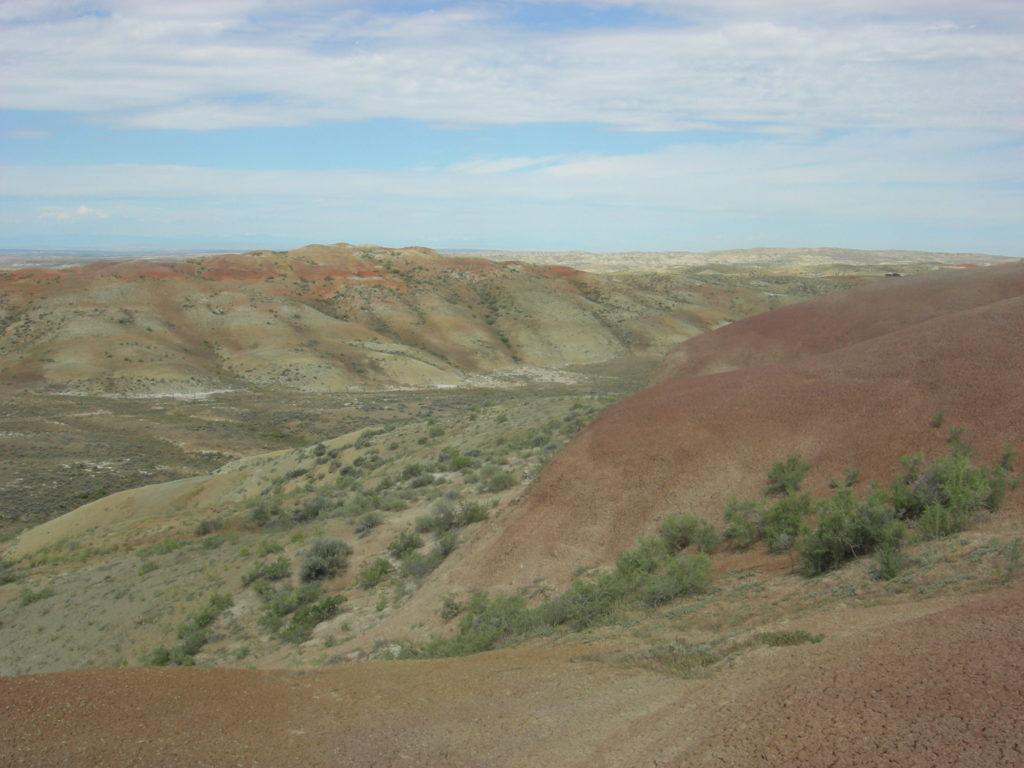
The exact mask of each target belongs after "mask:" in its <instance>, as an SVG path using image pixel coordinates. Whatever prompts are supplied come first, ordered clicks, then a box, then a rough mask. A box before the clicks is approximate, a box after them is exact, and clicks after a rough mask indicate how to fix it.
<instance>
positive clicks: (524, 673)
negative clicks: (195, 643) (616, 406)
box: [0, 589, 1024, 768]
mask: <svg viewBox="0 0 1024 768" xmlns="http://www.w3.org/2000/svg"><path fill="white" fill-rule="evenodd" d="M960 600H961V601H962V602H960V603H957V602H952V603H951V602H950V601H946V602H944V603H940V602H939V601H930V602H927V603H916V604H910V605H909V606H888V607H883V608H876V609H862V610H861V611H860V612H856V613H851V612H848V611H843V610H842V609H837V610H836V611H834V612H833V613H831V614H824V615H822V616H820V617H818V622H819V624H820V626H821V628H823V629H825V630H826V631H827V632H828V634H827V635H826V638H825V640H824V641H823V642H821V643H820V644H817V645H806V646H798V647H792V648H767V647H761V648H758V649H756V650H752V651H749V652H747V653H746V654H745V655H743V656H742V657H741V658H739V659H738V660H737V661H736V662H735V664H734V665H733V666H732V667H731V668H729V669H720V670H718V671H717V672H716V673H713V674H712V675H711V676H710V677H707V678H703V679H684V678H680V677H676V676H671V675H663V674H658V673H655V672H649V671H643V670H638V669H634V668H625V667H621V666H617V665H615V664H609V663H606V662H605V661H602V660H601V653H600V651H601V647H600V646H594V645H590V646H588V647H586V648H580V647H571V646H562V647H558V648H548V647H534V648H522V649H517V650H510V651H503V652H495V653H489V654H482V655H480V656H476V657H470V658H466V659H452V660H444V661H433V662H401V663H400V662H393V663H373V664H362V665H353V666H342V667H337V668H334V669H331V670H325V671H322V672H317V673H308V674H296V673H286V672H250V671H238V670H217V669H119V670H92V671H84V672H68V673H59V674H54V675H33V676H26V677H16V678H0V722H2V723H3V726H4V727H3V728H2V729H0V754H3V755H4V758H3V760H4V764H5V765H11V766H16V765H24V766H37V767H39V766H76V767H78V766H129V765H138V766H152V767H159V766H178V765H194V766H228V765H232V766H233V765H246V766H371V765H373V766H441V765H449V766H476V765H486V766H523V767H525V766H538V765H544V766H555V765H558V766H580V768H583V767H584V766H585V767H586V768H591V767H592V766H609V767H610V766H633V765H672V766H683V765H687V766H711V765H737V766H740V765H742V766H756V765H766V766H769V765H771V766H777V765H801V766H863V765H872V766H900V768H904V767H905V766H954V765H957V766H961V765H972V766H997V765H998V766H1019V765H1024V741H1022V737H1021V734H1022V733H1024V714H1022V713H1024V707H1022V706H1021V704H1022V702H1021V698H1020V680H1021V678H1022V675H1024V629H1022V627H1024V594H1022V592H1021V591H1020V590H1019V589H1013V590H1007V591H1005V592H1003V593H1000V594H996V595H991V596H985V597H980V598H979V597H974V598H969V599H963V598H961V599H960Z"/></svg>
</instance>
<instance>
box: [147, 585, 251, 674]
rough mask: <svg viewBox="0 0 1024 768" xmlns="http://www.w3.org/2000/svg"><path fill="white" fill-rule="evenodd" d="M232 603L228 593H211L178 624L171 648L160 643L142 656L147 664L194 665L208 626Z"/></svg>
mask: <svg viewBox="0 0 1024 768" xmlns="http://www.w3.org/2000/svg"><path fill="white" fill-rule="evenodd" d="M232 605H234V600H232V599H231V596H230V595H225V594H221V593H217V592H215V593H213V594H212V595H210V599H209V601H207V603H206V605H205V606H204V607H203V608H201V609H200V610H199V611H197V612H196V613H193V614H191V615H190V616H189V617H188V618H187V619H186V620H185V621H184V622H183V623H182V624H180V625H178V641H179V642H178V645H177V646H175V647H173V648H168V647H167V646H164V645H161V646H160V647H158V648H156V649H154V650H153V651H150V652H149V653H147V654H145V655H144V656H143V657H142V663H143V664H145V665H147V666H182V667H190V666H192V665H194V664H195V663H196V662H195V656H196V654H197V653H199V651H200V650H202V648H203V646H204V645H205V644H206V641H207V640H208V639H209V627H210V625H211V624H213V622H214V621H215V620H216V619H217V617H218V616H219V615H220V614H221V613H222V612H224V611H226V610H227V609H228V608H230V607H231V606H232Z"/></svg>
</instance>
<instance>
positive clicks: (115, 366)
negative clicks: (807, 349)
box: [0, 244, 838, 394]
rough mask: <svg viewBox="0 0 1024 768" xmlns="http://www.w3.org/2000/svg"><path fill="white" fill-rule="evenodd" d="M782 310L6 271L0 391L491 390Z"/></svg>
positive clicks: (282, 258) (485, 286)
mask: <svg viewBox="0 0 1024 768" xmlns="http://www.w3.org/2000/svg"><path fill="white" fill-rule="evenodd" d="M837 287H838V286H837ZM779 301H781V300H780V299H777V298H772V297H768V296H765V295H763V294H762V293H759V292H757V291H754V290H750V289H742V288H740V289H736V290H729V291H720V290H714V289H712V290H705V289H702V288H701V287H700V286H693V285H688V284H686V283H685V282H684V281H683V279H682V278H680V277H678V276H671V275H663V276H658V277H657V278H644V277H643V276H619V277H616V276H597V275H590V274H587V273H583V272H579V271H577V270H574V269H571V268H567V267H547V266H529V265H525V264H519V263H514V262H509V263H495V262H491V261H485V260H480V259H453V258H448V257H444V256H441V255H440V254H438V253H436V252H434V251H431V250H429V249H425V248H403V249H385V248H379V247H376V246H351V245H346V244H337V245H332V246H319V245H317V246H306V247H304V248H299V249H296V250H293V251H288V252H269V251H257V252H252V253H246V254H232V255H223V256H212V257H208V258H197V259H191V260H188V261H180V262H168V263H158V262H148V261H137V262H122V263H116V262H105V263H96V264H90V265H86V266H82V267H70V268H67V269H45V268H35V269H20V270H9V271H3V272H0V360H2V362H0V383H10V384H15V385H18V386H21V387H29V388H33V389H44V390H50V391H53V390H69V391H73V392H117V393H136V394H145V393H168V392H185V393H187V392H201V391H210V390H224V389H233V388H246V387H285V388H291V389H299V390H304V391H311V392H326V391H343V390H351V389H361V388H367V387H371V388H374V387H386V386H440V385H445V386H451V385H459V384H467V383H469V384H474V383H475V384H482V383H488V382H489V379H487V378H486V377H488V376H489V375H491V374H500V373H523V372H525V373H530V372H531V371H534V370H535V369H538V368H541V369H543V368H560V367H564V366H572V365H581V364H588V363H597V362H602V361H606V360H610V359H614V358H620V357H628V356H631V355H639V356H647V357H652V358H657V357H660V356H661V355H662V354H663V353H664V352H665V351H666V349H668V348H669V347H670V346H671V345H672V344H675V343H677V342H678V341H679V340H680V339H683V338H687V337H690V336H693V335H695V334H697V333H700V332H702V331H704V330H707V329H709V328H713V327H716V326H718V325H720V324H722V323H723V322H725V321H727V320H731V319H736V318H737V317H741V316H745V315H747V314H750V313H751V312H760V311H764V310H765V309H768V308H769V307H770V306H774V305H776V304H777V303H779ZM492 383H493V382H492Z"/></svg>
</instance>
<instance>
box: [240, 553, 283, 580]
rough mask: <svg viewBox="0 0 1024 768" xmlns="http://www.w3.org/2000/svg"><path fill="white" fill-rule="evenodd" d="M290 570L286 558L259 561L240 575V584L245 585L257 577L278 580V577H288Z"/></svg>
mask: <svg viewBox="0 0 1024 768" xmlns="http://www.w3.org/2000/svg"><path fill="white" fill-rule="evenodd" d="M291 571H292V568H291V565H290V564H289V562H288V558H286V557H279V558H277V559H276V560H274V561H272V562H269V563H260V564H259V565H257V566H256V567H255V568H253V569H252V570H251V571H249V572H248V573H247V574H245V575H244V576H243V577H242V584H243V585H245V586H247V585H249V584H252V583H253V582H254V581H256V580H258V579H264V580H266V581H279V580H280V579H286V578H288V576H289V575H291Z"/></svg>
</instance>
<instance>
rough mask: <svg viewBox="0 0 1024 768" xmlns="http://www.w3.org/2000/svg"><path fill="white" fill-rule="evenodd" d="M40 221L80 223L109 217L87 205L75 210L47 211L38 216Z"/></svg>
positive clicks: (52, 209)
mask: <svg viewBox="0 0 1024 768" xmlns="http://www.w3.org/2000/svg"><path fill="white" fill-rule="evenodd" d="M39 218H40V219H49V220H52V221H62V222H67V221H80V220H82V219H106V218H109V215H108V214H106V213H104V212H103V211H97V210H96V209H95V208H90V207H89V206H87V205H80V206H78V207H77V208H72V209H54V208H50V209H47V210H45V211H43V212H41V213H40V214H39Z"/></svg>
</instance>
